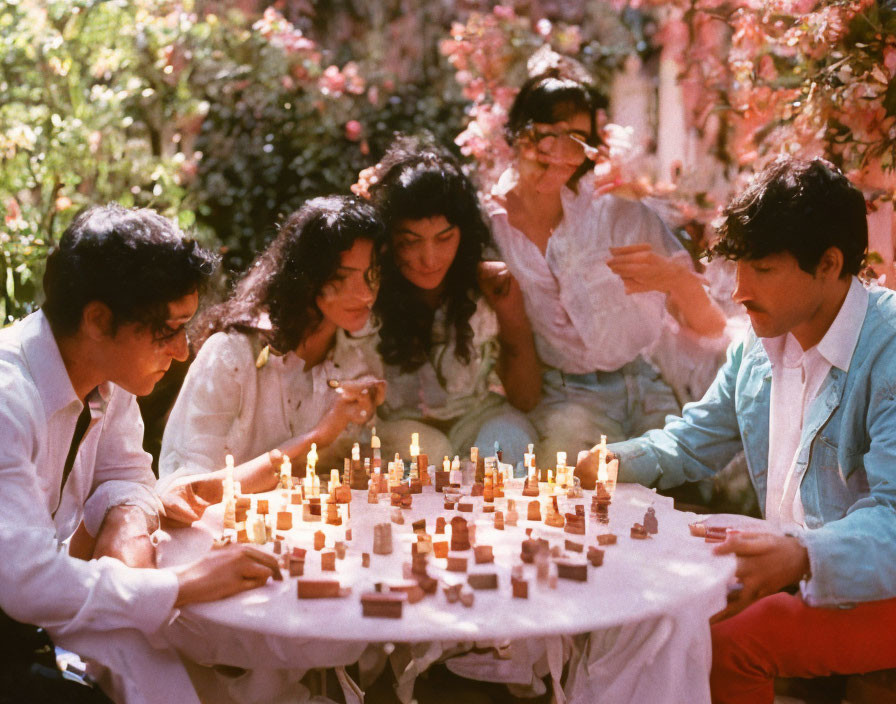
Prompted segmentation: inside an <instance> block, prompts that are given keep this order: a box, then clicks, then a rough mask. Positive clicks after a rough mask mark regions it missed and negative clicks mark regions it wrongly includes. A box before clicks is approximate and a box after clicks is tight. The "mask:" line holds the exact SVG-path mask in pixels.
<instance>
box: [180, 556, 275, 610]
mask: <svg viewBox="0 0 896 704" xmlns="http://www.w3.org/2000/svg"><path fill="white" fill-rule="evenodd" d="M174 571H175V573H176V574H177V581H178V584H179V588H178V591H177V601H176V602H175V604H174V605H175V606H184V605H185V604H194V603H197V602H202V601H217V600H218V599H223V598H224V597H227V596H231V595H232V594H237V593H239V592H244V591H247V590H249V589H255V588H256V587H261V586H263V585H264V584H266V583H267V581H268V578H269V577H273V578H274V579H276V580H278V581H279V580H282V579H283V575H282V574H280V567H279V566H278V564H277V560H276V559H275V558H274V556H273V555H271V554H268V553H266V552H263V551H262V550H259V549H257V548H254V547H252V546H250V545H225V546H223V547H215V548H212V549H211V551H210V552H209V553H208V554H206V555H204V556H203V557H201V558H200V559H199V560H197V561H196V562H193V563H191V564H189V565H185V566H183V567H180V568H176V569H175V570H174Z"/></svg>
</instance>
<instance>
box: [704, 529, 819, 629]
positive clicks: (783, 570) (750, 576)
mask: <svg viewBox="0 0 896 704" xmlns="http://www.w3.org/2000/svg"><path fill="white" fill-rule="evenodd" d="M713 552H714V553H715V554H716V555H736V556H737V571H736V572H735V575H736V577H737V579H738V582H740V584H741V585H742V588H741V589H739V590H737V591H734V592H732V593H731V594H730V595H729V600H728V606H726V607H725V608H724V609H723V610H722V611H720V612H719V613H717V614H716V615H715V616H713V617H712V619H710V621H711V622H712V623H715V622H716V621H721V620H723V619H726V618H729V617H731V616H734V615H735V614H737V613H740V612H741V611H743V610H744V609H745V608H747V607H748V606H749V605H750V604H752V603H753V602H754V601H757V600H759V599H761V598H762V597H765V596H769V595H771V594H774V593H776V592H778V591H780V590H781V589H783V588H784V587H788V586H791V585H793V584H797V583H799V581H800V579H801V578H802V577H803V576H805V575H807V574H808V573H809V552H808V550H806V547H805V546H804V545H803V544H802V543H800V541H799V540H798V539H797V538H794V537H793V536H789V535H775V534H773V533H757V532H752V531H735V530H729V531H728V537H727V538H726V539H725V542H724V543H720V544H719V545H717V546H716V548H715V550H713Z"/></svg>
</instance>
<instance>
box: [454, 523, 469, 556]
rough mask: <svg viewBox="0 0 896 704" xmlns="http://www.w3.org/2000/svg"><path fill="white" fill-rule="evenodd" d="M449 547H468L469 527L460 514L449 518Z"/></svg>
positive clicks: (463, 548) (457, 548)
mask: <svg viewBox="0 0 896 704" xmlns="http://www.w3.org/2000/svg"><path fill="white" fill-rule="evenodd" d="M451 549H452V550H469V549H470V528H469V526H468V525H467V522H466V521H465V520H464V519H463V518H461V517H460V516H455V517H454V518H452V519H451Z"/></svg>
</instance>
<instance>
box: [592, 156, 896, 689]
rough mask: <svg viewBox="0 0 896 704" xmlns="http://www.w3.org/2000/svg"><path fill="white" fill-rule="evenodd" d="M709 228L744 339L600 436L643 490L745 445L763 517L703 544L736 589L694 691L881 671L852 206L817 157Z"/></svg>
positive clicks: (893, 589) (856, 215)
mask: <svg viewBox="0 0 896 704" xmlns="http://www.w3.org/2000/svg"><path fill="white" fill-rule="evenodd" d="M720 235H721V237H720V239H719V241H718V243H717V244H716V245H715V246H714V248H713V252H714V253H715V254H718V255H721V256H724V257H726V258H729V259H733V260H735V261H736V262H737V287H736V289H735V292H734V295H733V298H734V300H735V301H736V302H738V303H740V304H742V305H743V306H744V307H745V308H746V310H747V313H748V314H749V316H750V322H751V324H752V330H751V334H750V335H749V336H748V338H747V339H746V340H744V341H742V342H740V343H737V344H734V345H732V346H731V348H730V349H729V350H728V360H727V362H726V363H725V365H724V366H723V367H722V369H721V370H720V371H719V374H718V376H717V377H716V380H715V381H714V382H713V385H712V386H711V387H710V389H709V390H708V391H707V392H706V395H705V396H704V397H703V399H702V400H700V401H698V402H696V403H692V404H688V405H687V406H685V408H684V410H683V413H682V417H681V418H670V419H669V421H668V422H667V423H666V426H665V427H664V428H663V429H661V430H652V431H650V432H648V433H647V434H645V435H644V436H642V437H640V438H637V439H634V440H629V441H627V442H624V443H619V444H616V445H614V446H613V447H612V449H613V451H614V452H615V453H616V454H617V455H618V457H619V461H620V468H619V479H620V481H637V482H639V483H643V484H648V485H655V486H657V487H660V488H669V487H672V486H675V485H677V484H680V483H682V482H685V481H694V480H698V479H704V478H707V477H709V476H712V474H714V473H715V472H717V471H719V470H721V469H722V468H723V467H724V466H725V465H726V464H727V462H728V461H729V460H730V459H731V457H733V456H734V455H735V454H736V453H737V452H739V451H740V450H743V451H744V454H745V457H746V461H747V467H748V470H749V474H750V479H751V480H752V482H753V486H754V488H755V489H756V494H757V497H758V499H759V505H760V507H762V509H763V511H764V515H765V518H766V519H767V520H768V522H769V530H768V531H767V532H759V533H742V532H734V533H730V534H729V535H728V537H727V539H726V541H725V542H724V543H723V544H721V545H720V546H718V547H717V550H716V551H717V552H718V553H720V554H726V553H727V554H734V555H736V556H737V578H738V580H739V582H740V585H741V589H740V590H739V591H737V592H735V593H734V595H733V598H732V600H731V603H730V604H729V607H728V608H727V609H726V610H725V611H724V612H723V613H721V614H718V615H717V616H716V617H715V619H714V620H715V623H714V625H713V627H712V637H713V669H712V676H711V681H710V686H711V691H712V697H713V701H714V702H719V703H725V704H735V703H743V704H747V703H749V704H762V703H763V702H766V703H768V704H770V703H771V702H772V701H773V699H774V689H773V682H774V678H775V677H779V676H781V677H815V676H819V675H827V674H831V673H839V674H851V673H856V672H867V671H871V670H879V669H885V668H890V667H894V666H896V640H894V638H893V635H892V634H893V629H894V628H896V395H894V390H896V295H894V293H893V292H892V291H886V290H882V289H878V288H872V289H871V290H866V289H865V288H864V287H863V286H862V284H861V283H860V282H859V281H858V279H857V278H856V275H857V274H858V273H859V271H860V270H861V268H862V264H863V259H864V255H865V250H866V248H867V246H868V230H867V223H866V216H865V201H864V198H863V197H862V194H861V192H859V191H858V189H856V188H855V187H854V186H852V185H851V184H850V183H849V181H848V180H847V179H846V177H845V176H844V175H843V174H842V173H840V172H839V171H837V170H836V169H835V168H833V167H832V166H831V165H830V164H827V163H826V162H824V161H823V160H819V159H816V160H813V161H800V160H797V159H781V160H779V161H778V162H776V163H775V164H774V165H773V166H771V167H769V168H768V169H766V170H765V171H764V172H762V173H761V174H758V175H757V177H756V178H755V179H754V181H753V182H752V183H751V185H750V187H748V188H747V190H746V191H745V192H744V193H743V194H742V195H741V196H739V197H738V198H736V199H735V200H734V201H733V202H732V203H731V204H730V205H729V206H728V207H727V208H726V211H725V213H724V222H723V225H722V227H721V228H720ZM594 465H595V462H594V457H593V451H592V454H591V455H590V456H589V457H587V458H584V459H583V460H582V461H581V462H580V463H579V466H578V467H577V473H579V475H580V476H581V477H582V479H583V484H588V483H590V482H593V481H594ZM797 587H798V588H799V592H798V593H797V594H791V593H788V591H785V590H787V589H788V588H790V589H796V588H797ZM822 607H825V608H822ZM832 607H834V608H832Z"/></svg>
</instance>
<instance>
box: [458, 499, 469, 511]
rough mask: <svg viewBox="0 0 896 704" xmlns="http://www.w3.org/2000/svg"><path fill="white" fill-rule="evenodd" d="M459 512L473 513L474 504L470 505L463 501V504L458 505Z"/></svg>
mask: <svg viewBox="0 0 896 704" xmlns="http://www.w3.org/2000/svg"><path fill="white" fill-rule="evenodd" d="M457 510H458V511H460V512H462V513H472V511H473V504H471V503H468V502H466V501H461V502H460V503H459V504H458V505H457Z"/></svg>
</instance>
